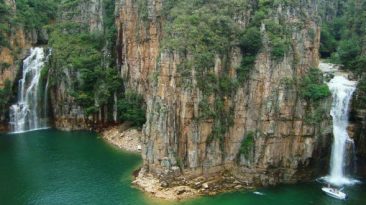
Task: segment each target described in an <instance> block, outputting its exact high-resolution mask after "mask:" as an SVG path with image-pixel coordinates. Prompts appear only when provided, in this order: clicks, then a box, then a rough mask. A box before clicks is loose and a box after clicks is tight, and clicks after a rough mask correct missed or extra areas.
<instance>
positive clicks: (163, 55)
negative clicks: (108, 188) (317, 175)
mask: <svg viewBox="0 0 366 205" xmlns="http://www.w3.org/2000/svg"><path fill="white" fill-rule="evenodd" d="M255 3H256V2H255V1H254V3H253V2H248V4H255ZM163 6H164V1H158V0H148V1H147V4H146V5H145V8H144V9H147V10H146V12H147V15H146V14H145V17H146V16H147V19H148V20H147V21H146V18H145V20H143V19H142V17H141V9H142V8H141V7H139V6H138V5H137V4H136V3H135V1H131V0H125V1H119V2H117V8H118V13H119V15H118V16H117V23H116V24H117V29H118V41H117V43H118V45H117V47H118V48H119V49H118V59H119V65H120V66H121V73H122V74H123V77H124V80H125V85H126V87H127V89H134V90H138V91H139V92H140V93H142V94H143V95H144V96H145V99H146V102H147V114H146V116H147V122H146V124H145V126H144V135H145V137H144V139H143V143H144V144H143V151H142V156H143V159H144V170H146V171H148V172H150V173H153V174H154V175H155V176H164V177H165V179H166V178H167V177H166V175H170V174H172V173H173V174H177V175H180V174H181V173H180V171H179V170H181V172H182V173H184V174H185V175H186V176H192V177H195V176H201V175H209V174H215V173H218V172H220V171H224V170H231V171H232V174H233V175H235V176H236V177H237V178H239V179H241V180H242V181H245V182H246V183H247V184H262V185H268V184H276V183H282V182H286V183H288V182H296V181H302V180H306V179H309V178H310V177H311V176H312V175H313V174H314V172H312V169H313V168H314V167H315V164H318V163H319V162H322V161H321V160H323V159H324V156H329V143H330V138H329V134H330V132H331V129H330V128H331V125H330V116H329V115H328V114H327V113H329V109H330V103H331V102H330V100H325V101H324V102H323V103H321V105H320V108H321V109H323V110H325V112H323V113H324V114H323V116H322V120H321V121H320V122H318V123H313V124H312V123H308V121H307V119H306V118H308V117H309V115H312V114H314V113H315V112H316V111H315V107H313V106H312V105H311V104H309V103H308V102H307V101H305V100H304V99H302V98H301V97H300V95H299V91H298V86H297V85H298V84H299V82H301V78H302V77H301V76H304V75H305V74H306V73H307V71H308V69H309V68H310V67H317V66H318V63H319V59H318V48H319V38H320V29H319V22H318V21H317V20H316V19H317V18H316V16H317V13H316V12H315V11H316V8H317V5H316V3H315V2H308V1H301V3H300V4H299V5H297V6H295V7H294V6H285V5H284V4H283V5H281V4H280V5H279V6H277V7H276V8H273V10H272V15H273V19H282V21H283V22H282V23H284V24H286V25H291V26H289V27H291V30H290V36H291V50H290V51H289V52H286V54H285V56H284V58H282V59H280V60H274V59H273V58H272V57H271V45H270V44H269V40H268V37H266V36H267V31H266V25H265V24H263V23H262V26H261V35H262V36H263V39H262V43H263V48H262V49H261V50H260V52H259V54H258V55H257V57H256V60H255V66H254V69H253V70H252V71H251V72H250V76H249V80H247V81H246V82H243V83H242V82H240V83H241V86H239V88H238V89H237V90H236V91H235V92H234V93H233V94H231V95H226V96H224V97H223V98H221V99H222V103H223V110H224V112H225V113H229V114H228V115H229V116H230V121H232V122H231V123H229V126H228V127H226V128H225V131H224V133H222V135H221V136H220V137H219V138H212V133H213V132H215V129H216V127H217V126H216V123H217V121H216V120H214V119H210V118H208V119H204V120H199V116H200V115H201V114H202V112H203V111H202V107H201V106H200V105H201V104H202V102H203V99H204V96H203V93H202V90H200V89H199V86H198V85H197V84H199V82H198V81H199V79H197V77H196V75H195V70H194V69H192V71H191V72H190V73H189V75H191V79H192V81H191V83H190V86H182V83H181V81H182V78H183V77H182V75H181V73H180V71H179V68H180V67H179V64H180V63H181V62H182V61H184V58H187V57H185V56H182V55H180V54H178V53H176V52H169V51H166V50H161V49H160V46H161V45H160V44H161V39H163V38H164V35H165V33H164V30H163V27H164V23H165V19H164V18H163V17H162V14H161V12H162V8H163ZM249 8H254V6H253V7H249ZM251 15H253V11H251V10H250V9H248V10H243V11H240V12H239V13H238V16H235V17H233V18H234V19H235V21H236V23H237V24H239V25H240V26H241V27H245V26H246V25H247V24H248V22H249V21H250V19H251V17H252V16H251ZM310 30H311V31H313V32H311V33H310V32H309V31H310ZM182 43H184V42H182ZM241 58H242V55H241V52H240V49H239V48H238V47H235V46H234V47H232V48H231V49H230V53H229V55H228V60H229V63H228V64H229V65H230V66H229V69H228V70H224V65H223V64H224V63H223V62H224V61H225V59H223V58H221V57H219V56H217V57H216V60H215V65H214V67H213V68H212V69H213V71H214V74H215V75H216V76H220V75H222V74H223V72H227V73H229V76H230V78H232V79H235V78H236V72H235V70H236V69H237V67H239V66H240V61H241ZM226 60H227V59H226ZM218 95H219V94H218V93H214V94H212V95H210V96H209V97H208V99H207V101H208V102H207V103H206V106H207V108H208V109H211V108H212V109H214V108H213V107H214V106H215V102H214V101H215V100H216V99H217V98H218ZM218 121H219V122H220V120H218ZM243 150H244V151H243ZM323 163H324V165H327V164H328V163H327V162H323ZM177 172H178V173H177ZM164 177H163V178H164Z"/></svg>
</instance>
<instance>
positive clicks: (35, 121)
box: [10, 47, 48, 132]
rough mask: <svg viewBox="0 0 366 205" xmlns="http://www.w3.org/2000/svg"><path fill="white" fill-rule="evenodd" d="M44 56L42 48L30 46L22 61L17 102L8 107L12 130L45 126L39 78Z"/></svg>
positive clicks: (44, 111) (44, 107) (45, 116)
mask: <svg viewBox="0 0 366 205" xmlns="http://www.w3.org/2000/svg"><path fill="white" fill-rule="evenodd" d="M47 58H48V56H46V57H45V52H44V49H43V48H40V47H36V48H31V50H30V55H29V56H28V57H27V58H26V59H25V60H24V61H23V68H22V69H23V74H22V78H21V79H20V80H19V85H18V100H17V103H16V104H14V105H12V106H11V107H10V126H11V129H12V131H13V132H25V131H30V130H36V129H42V128H46V127H47V110H43V109H47V106H46V105H44V104H45V103H47V99H46V97H42V95H46V93H47V92H46V91H45V92H46V93H43V92H44V90H43V89H41V87H42V86H41V84H40V78H41V71H42V68H43V66H44V62H45V61H46V60H47Z"/></svg>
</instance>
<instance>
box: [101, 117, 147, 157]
mask: <svg viewBox="0 0 366 205" xmlns="http://www.w3.org/2000/svg"><path fill="white" fill-rule="evenodd" d="M100 136H101V137H102V138H103V139H104V140H105V141H106V142H108V143H109V144H111V145H113V146H115V147H117V148H118V149H121V150H124V151H128V152H134V153H141V138H142V133H141V131H139V130H137V129H136V128H129V127H128V126H126V125H125V124H122V125H116V126H112V127H109V128H107V129H105V130H103V131H102V132H100Z"/></svg>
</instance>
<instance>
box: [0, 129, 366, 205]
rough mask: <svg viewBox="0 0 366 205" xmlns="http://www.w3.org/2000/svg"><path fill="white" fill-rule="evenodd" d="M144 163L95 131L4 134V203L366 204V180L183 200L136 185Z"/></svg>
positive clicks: (0, 154) (0, 187)
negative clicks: (338, 193)
mask: <svg viewBox="0 0 366 205" xmlns="http://www.w3.org/2000/svg"><path fill="white" fill-rule="evenodd" d="M140 164H141V158H140V157H139V156H137V155H135V154H130V153H125V152H121V151H120V150H118V149H116V148H114V147H113V146H111V145H109V144H107V143H105V142H104V141H103V140H102V139H100V138H99V137H98V136H97V135H96V134H95V133H92V132H62V131H57V130H43V131H35V132H29V133H24V134H0V205H13V204H15V205H18V204H19V205H21V204H42V205H43V204H44V205H52V204H122V205H127V204H131V205H140V204H141V205H145V204H146V205H150V204H151V205H160V204H162V205H166V204H174V205H229V204H230V205H251V204H253V205H272V204H273V205H308V204H309V205H310V204H314V205H343V204H347V205H365V204H366V186H365V185H364V184H359V185H355V186H352V187H346V188H345V192H346V193H347V194H349V199H348V200H346V201H340V200H336V199H333V198H330V197H328V196H326V195H324V194H323V193H322V192H321V191H320V188H321V185H320V184H318V183H309V184H300V185H284V186H276V187H271V188H263V189H259V190H256V191H259V192H261V193H263V194H264V195H256V194H254V193H253V192H252V191H246V192H245V191H243V192H234V193H226V194H221V195H218V196H215V197H201V198H198V199H195V200H189V201H183V202H169V201H162V200H157V199H152V198H149V197H148V196H146V195H145V194H143V193H142V192H140V191H139V190H137V189H135V188H133V187H132V186H131V173H132V171H133V170H134V169H136V168H137V167H138V166H139V165H140Z"/></svg>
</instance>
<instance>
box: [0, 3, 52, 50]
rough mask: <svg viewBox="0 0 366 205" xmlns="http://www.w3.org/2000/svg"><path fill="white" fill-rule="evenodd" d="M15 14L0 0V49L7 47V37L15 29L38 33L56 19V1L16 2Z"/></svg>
mask: <svg viewBox="0 0 366 205" xmlns="http://www.w3.org/2000/svg"><path fill="white" fill-rule="evenodd" d="M15 3H16V12H15V11H14V10H13V9H12V8H11V7H10V6H8V5H6V4H5V3H4V0H0V47H2V46H4V47H9V42H8V37H9V35H10V34H11V33H13V32H14V31H15V30H16V28H19V27H22V28H25V30H26V31H33V30H35V31H39V30H40V29H41V28H42V27H43V26H45V25H47V24H48V23H50V22H51V21H53V20H54V19H55V18H56V12H55V11H56V10H57V4H58V1H56V0H17V1H15Z"/></svg>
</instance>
